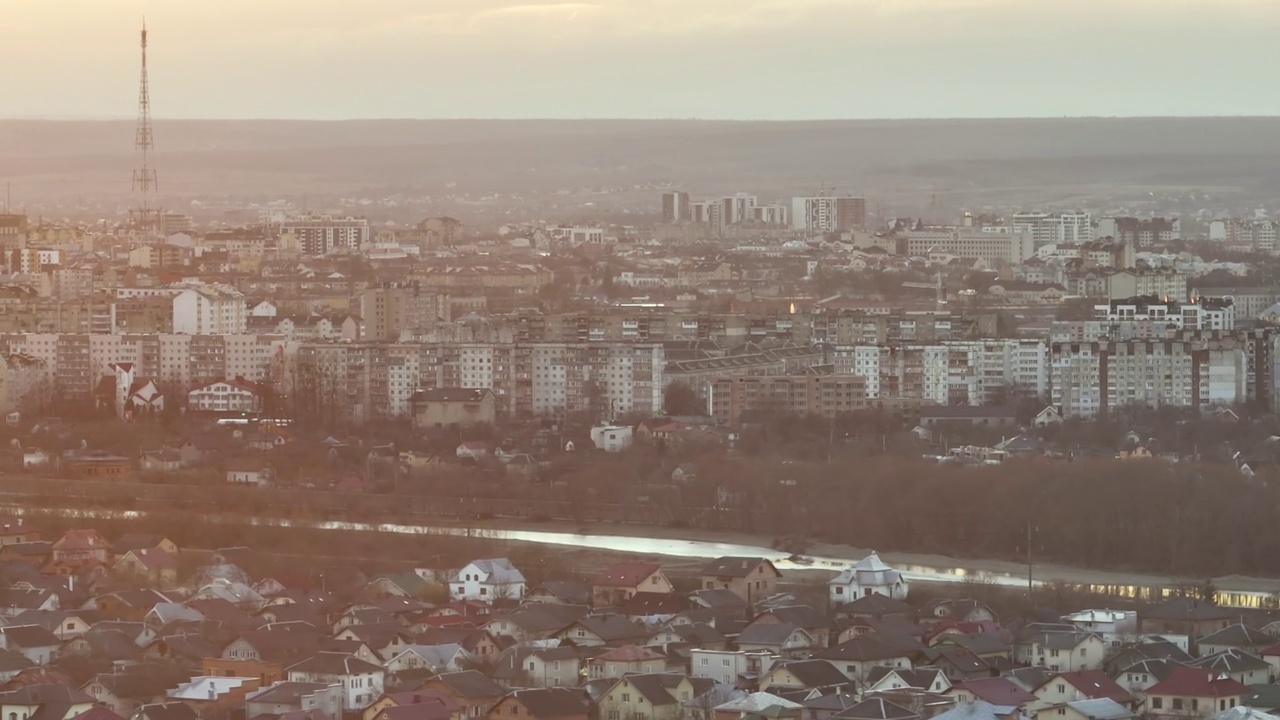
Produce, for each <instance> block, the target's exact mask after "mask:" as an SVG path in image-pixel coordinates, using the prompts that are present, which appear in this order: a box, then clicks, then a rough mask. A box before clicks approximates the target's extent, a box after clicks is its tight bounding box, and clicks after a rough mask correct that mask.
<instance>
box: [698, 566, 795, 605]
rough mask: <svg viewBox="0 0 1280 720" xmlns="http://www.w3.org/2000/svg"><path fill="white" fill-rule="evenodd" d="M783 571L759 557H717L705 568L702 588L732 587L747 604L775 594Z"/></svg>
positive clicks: (726, 588) (724, 588)
mask: <svg viewBox="0 0 1280 720" xmlns="http://www.w3.org/2000/svg"><path fill="white" fill-rule="evenodd" d="M781 577H782V573H780V572H778V568H776V567H774V565H773V563H772V562H769V561H768V560H766V559H764V558H758V557H722V558H716V559H715V560H712V561H711V562H709V563H707V565H706V566H705V567H703V568H702V588H703V589H704V590H713V589H716V588H720V589H723V590H729V591H731V592H733V593H734V594H736V595H737V596H738V597H740V598H742V599H743V600H745V601H746V602H747V604H748V605H750V604H752V603H754V602H756V601H757V600H759V599H761V598H766V597H769V596H771V595H773V594H774V592H775V591H776V589H777V585H778V579H779V578H781Z"/></svg>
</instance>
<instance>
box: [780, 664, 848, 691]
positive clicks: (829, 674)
mask: <svg viewBox="0 0 1280 720" xmlns="http://www.w3.org/2000/svg"><path fill="white" fill-rule="evenodd" d="M848 683H849V679H848V678H846V677H845V676H844V673H842V672H840V671H839V670H837V669H835V668H834V667H832V665H831V663H829V662H826V661H825V660H789V661H784V662H780V663H775V664H774V665H773V666H772V667H770V668H769V671H768V672H766V673H765V674H764V675H763V676H762V677H761V678H760V684H759V685H760V689H761V690H765V691H768V692H773V693H777V692H781V691H792V690H822V691H824V692H829V691H832V690H838V689H840V688H843V687H845V686H846V685H847V684H848Z"/></svg>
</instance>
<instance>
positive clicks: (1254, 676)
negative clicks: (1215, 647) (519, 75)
mask: <svg viewBox="0 0 1280 720" xmlns="http://www.w3.org/2000/svg"><path fill="white" fill-rule="evenodd" d="M1192 667H1197V668H1200V669H1202V670H1210V671H1213V672H1215V673H1218V674H1219V675H1220V676H1225V677H1229V678H1231V679H1232V680H1235V681H1236V682H1238V683H1240V684H1242V685H1259V684H1263V683H1269V682H1272V680H1273V679H1274V678H1273V677H1272V668H1271V664H1270V663H1268V662H1267V661H1266V660H1264V659H1262V658H1260V657H1258V656H1256V655H1250V654H1249V653H1247V652H1244V651H1243V650H1236V649H1234V648H1233V649H1230V650H1223V651H1221V652H1216V653H1213V654H1212V655H1201V656H1200V657H1199V658H1198V659H1197V660H1196V661H1195V662H1194V663H1192Z"/></svg>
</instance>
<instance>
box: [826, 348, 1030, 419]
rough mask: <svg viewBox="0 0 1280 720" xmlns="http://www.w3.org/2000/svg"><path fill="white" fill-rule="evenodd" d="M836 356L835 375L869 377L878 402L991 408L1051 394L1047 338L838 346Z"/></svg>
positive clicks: (869, 393)
mask: <svg viewBox="0 0 1280 720" xmlns="http://www.w3.org/2000/svg"><path fill="white" fill-rule="evenodd" d="M833 354H834V357H833V359H834V367H835V372H836V373H837V374H852V375H858V376H861V377H864V378H866V393H867V397H868V398H871V399H873V400H882V399H883V400H888V399H892V400H903V401H910V402H916V403H920V404H934V405H986V404H993V403H1005V402H1008V401H1009V400H1010V397H1011V396H1012V395H1020V396H1023V397H1027V398H1034V399H1044V398H1046V397H1047V396H1048V391H1049V383H1050V372H1049V370H1050V368H1049V362H1048V352H1047V345H1046V343H1045V342H1044V341H1042V340H1002V339H988V340H974V341H953V342H943V343H937V344H894V345H870V344H868V345H852V346H837V347H836V348H835V349H834V351H833Z"/></svg>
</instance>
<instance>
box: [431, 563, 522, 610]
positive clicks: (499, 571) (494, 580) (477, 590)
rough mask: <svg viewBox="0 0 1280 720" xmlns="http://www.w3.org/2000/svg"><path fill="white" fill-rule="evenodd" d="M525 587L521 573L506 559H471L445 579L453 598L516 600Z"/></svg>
mask: <svg viewBox="0 0 1280 720" xmlns="http://www.w3.org/2000/svg"><path fill="white" fill-rule="evenodd" d="M525 589H526V585H525V579H524V575H523V574H521V572H520V571H519V570H517V569H516V567H515V566H514V565H512V564H511V561H510V560H508V559H507V558H490V559H487V560H473V561H471V562H470V563H468V564H467V565H466V566H465V567H463V568H462V569H461V570H459V571H458V572H456V573H454V574H453V577H451V578H450V579H449V596H450V597H452V598H453V599H454V600H483V601H486V602H491V601H493V600H520V599H521V598H523V597H524V592H525Z"/></svg>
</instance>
